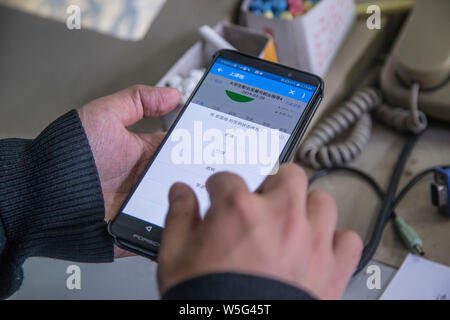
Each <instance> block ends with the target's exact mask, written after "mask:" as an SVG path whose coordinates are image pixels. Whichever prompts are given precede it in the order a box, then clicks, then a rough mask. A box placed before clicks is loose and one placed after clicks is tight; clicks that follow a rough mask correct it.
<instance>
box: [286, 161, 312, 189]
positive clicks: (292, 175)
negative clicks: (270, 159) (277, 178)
mask: <svg viewBox="0 0 450 320" xmlns="http://www.w3.org/2000/svg"><path fill="white" fill-rule="evenodd" d="M280 172H281V173H282V174H283V175H284V177H285V178H286V180H287V181H289V182H290V183H292V184H293V185H295V187H296V188H298V187H299V186H304V188H305V189H306V188H307V186H308V177H307V176H306V172H305V170H303V168H302V167H300V166H299V165H296V164H295V163H287V164H284V165H283V167H282V169H280Z"/></svg>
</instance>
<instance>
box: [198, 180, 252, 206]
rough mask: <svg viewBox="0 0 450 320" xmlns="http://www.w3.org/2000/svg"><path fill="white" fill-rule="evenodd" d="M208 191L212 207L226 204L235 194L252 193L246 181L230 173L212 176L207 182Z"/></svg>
mask: <svg viewBox="0 0 450 320" xmlns="http://www.w3.org/2000/svg"><path fill="white" fill-rule="evenodd" d="M206 189H207V190H208V193H209V199H210V201H211V206H212V205H213V204H214V205H216V204H217V205H218V204H226V202H227V201H228V200H229V199H230V198H231V197H232V196H233V195H235V194H239V193H241V194H246V193H250V191H249V190H248V187H247V184H246V183H245V181H244V180H243V179H242V178H241V177H239V176H238V175H236V174H233V173H230V172H219V173H216V174H214V175H212V176H211V177H210V178H209V179H208V180H207V181H206Z"/></svg>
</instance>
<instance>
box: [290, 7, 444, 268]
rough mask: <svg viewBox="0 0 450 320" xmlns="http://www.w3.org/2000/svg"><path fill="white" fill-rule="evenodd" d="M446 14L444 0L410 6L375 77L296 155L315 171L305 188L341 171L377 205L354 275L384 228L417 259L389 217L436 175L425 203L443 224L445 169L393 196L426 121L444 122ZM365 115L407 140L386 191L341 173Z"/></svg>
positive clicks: (356, 150)
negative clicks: (416, 187) (392, 230)
mask: <svg viewBox="0 0 450 320" xmlns="http://www.w3.org/2000/svg"><path fill="white" fill-rule="evenodd" d="M449 13H450V1H448V0H433V1H429V0H417V1H416V5H415V7H414V9H413V11H412V12H411V13H410V15H409V17H408V19H407V21H406V22H405V24H404V27H403V29H402V30H401V32H400V33H399V35H398V37H397V41H396V43H395V44H394V46H393V49H392V50H391V53H390V55H389V56H388V58H387V59H386V61H385V63H384V65H383V67H382V68H381V70H380V69H379V68H375V69H374V71H373V72H371V73H369V75H368V76H367V77H366V79H364V80H363V81H362V83H365V84H367V83H369V86H366V87H363V88H362V89H359V90H357V91H356V92H355V93H354V94H353V95H352V96H351V97H350V99H349V100H348V101H346V102H344V103H343V104H342V106H341V107H339V108H338V109H337V110H335V111H334V112H333V113H331V114H330V115H329V116H327V117H325V118H324V119H322V120H321V121H320V122H319V123H318V124H317V125H316V126H315V127H314V128H313V130H312V131H311V132H310V134H309V135H308V136H307V137H306V139H305V140H304V141H303V143H302V145H301V148H300V149H299V151H298V158H299V160H300V162H302V163H303V164H306V165H309V166H311V167H313V168H315V169H321V170H319V171H317V172H316V173H315V174H314V175H313V176H312V177H310V179H309V183H310V184H312V183H313V182H314V181H316V180H317V179H319V178H321V177H324V176H326V175H328V174H330V173H334V172H345V173H348V174H352V175H353V176H356V177H357V178H360V179H362V180H364V181H365V182H367V183H368V184H369V185H370V186H371V187H372V189H373V190H374V191H375V193H376V195H377V196H378V198H379V199H380V200H381V203H382V205H381V209H380V211H379V213H378V215H377V218H376V221H375V226H374V229H373V232H372V234H371V236H370V238H369V241H368V243H367V244H366V245H365V247H364V250H363V253H362V256H361V260H360V262H359V265H358V267H357V269H356V272H355V273H358V272H359V271H361V270H362V269H363V268H364V267H365V266H366V264H367V263H368V262H369V261H370V259H371V258H372V257H373V255H374V253H375V251H376V249H377V247H378V244H379V243H380V241H381V237H382V234H383V230H384V228H385V226H386V225H387V223H388V222H389V221H393V224H394V227H395V230H396V231H397V233H398V234H399V236H400V237H401V239H402V240H403V243H404V244H405V246H406V247H407V248H408V249H409V250H411V251H413V252H415V253H418V254H420V255H423V254H424V251H423V243H422V240H421V239H420V237H419V235H418V234H417V233H416V232H415V231H414V229H413V228H412V227H411V226H409V225H408V224H407V223H406V222H405V220H403V219H402V218H401V217H399V216H397V215H396V213H395V208H396V207H397V205H398V204H399V202H400V201H401V200H402V199H403V198H404V196H405V195H406V194H407V193H408V192H409V190H410V189H411V188H412V187H413V186H414V185H415V184H416V183H417V182H418V181H420V180H421V179H422V178H423V177H425V176H427V175H428V174H432V173H434V175H435V183H434V184H432V185H431V202H432V203H433V205H435V206H436V207H437V208H438V210H439V212H440V213H441V214H442V215H444V216H446V217H448V218H450V205H449V203H450V165H441V166H435V167H431V168H427V169H425V170H423V171H421V172H420V173H419V174H417V175H416V176H415V177H413V178H412V179H411V180H410V181H409V182H408V183H407V184H406V185H405V186H404V187H403V188H402V189H401V190H400V191H399V192H397V189H398V186H399V182H400V178H401V176H402V172H403V170H404V168H405V165H406V162H407V160H408V157H409V155H410V154H411V151H412V150H413V148H414V146H415V144H416V142H417V141H418V139H419V138H420V136H421V133H422V132H423V131H425V129H426V128H427V126H428V123H427V117H429V118H435V119H438V120H443V121H447V122H450V80H449V79H450V41H449V34H450V19H448V16H449ZM373 79H378V81H373ZM376 82H378V85H376ZM372 115H373V116H374V117H375V118H377V119H378V120H380V121H381V122H383V123H384V124H386V125H387V126H390V127H392V128H394V129H395V130H397V131H402V132H406V133H407V135H406V136H407V141H406V143H405V145H404V147H403V149H402V150H401V153H400V156H399V158H398V160H397V163H396V164H395V166H394V169H393V172H392V174H391V177H390V180H389V184H388V186H387V188H386V190H384V189H383V188H382V187H381V186H380V185H379V184H378V183H377V182H376V181H375V179H374V178H372V177H371V176H370V175H368V174H367V173H365V172H363V171H361V170H359V169H357V168H352V167H348V166H346V165H347V164H348V163H349V162H351V161H353V160H354V159H355V158H356V157H357V156H358V155H359V154H360V153H361V152H362V150H363V149H364V147H365V146H366V144H367V143H368V142H369V139H370V135H371V127H372ZM344 133H346V134H344Z"/></svg>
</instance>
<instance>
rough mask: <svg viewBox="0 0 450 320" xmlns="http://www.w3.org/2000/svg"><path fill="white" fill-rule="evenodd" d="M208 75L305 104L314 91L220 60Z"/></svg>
mask: <svg viewBox="0 0 450 320" xmlns="http://www.w3.org/2000/svg"><path fill="white" fill-rule="evenodd" d="M210 73H212V74H215V75H218V76H221V77H224V78H227V79H230V80H234V81H236V82H240V83H244V84H247V85H249V86H252V87H256V88H260V89H263V90H266V91H269V92H273V93H276V94H279V95H282V96H285V97H288V98H291V99H296V100H299V101H302V102H305V103H308V102H309V100H311V97H312V95H313V93H314V90H315V89H316V88H315V87H314V86H311V85H308V84H305V83H302V82H298V81H295V80H291V79H287V78H284V77H281V76H278V75H276V74H273V73H269V72H264V71H261V70H258V69H255V68H250V67H247V66H244V65H241V64H239V63H235V62H233V61H229V60H225V59H222V58H219V59H217V61H216V63H214V65H213V66H212V68H211V71H210Z"/></svg>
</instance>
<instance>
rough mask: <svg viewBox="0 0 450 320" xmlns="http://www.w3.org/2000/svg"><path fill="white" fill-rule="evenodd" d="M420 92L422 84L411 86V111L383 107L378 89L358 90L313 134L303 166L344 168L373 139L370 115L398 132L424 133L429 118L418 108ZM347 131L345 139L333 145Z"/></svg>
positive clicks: (304, 149) (301, 151) (303, 154)
mask: <svg viewBox="0 0 450 320" xmlns="http://www.w3.org/2000/svg"><path fill="white" fill-rule="evenodd" d="M419 90H420V85H419V83H414V84H413V85H412V86H411V96H410V108H409V110H405V109H402V108H392V107H390V106H388V105H386V104H383V97H382V95H381V92H380V91H379V90H378V89H376V88H375V87H366V88H363V89H361V90H358V91H357V92H356V93H354V94H353V95H352V96H351V98H350V99H349V100H348V101H346V102H344V103H343V105H342V106H341V107H340V108H338V109H337V110H336V111H334V112H333V113H332V114H330V115H329V116H327V117H326V118H325V119H323V121H321V122H320V123H319V124H318V125H317V126H316V127H315V128H314V129H313V130H312V131H311V133H310V134H309V135H308V137H306V139H305V140H304V142H303V144H302V146H301V148H300V149H299V151H298V153H297V156H298V157H299V158H300V161H301V162H302V163H304V164H306V165H309V166H311V167H313V168H315V169H321V168H332V167H335V166H342V165H344V164H346V163H348V162H351V161H353V160H354V159H355V158H356V157H358V156H359V155H360V153H361V152H362V150H363V149H364V147H365V146H366V145H367V143H368V142H369V140H370V136H371V130H372V118H371V112H373V113H374V116H375V117H376V118H377V119H378V120H380V121H381V122H382V123H384V124H385V125H387V126H389V127H391V128H393V129H395V130H397V131H401V132H408V133H412V134H417V133H419V132H422V131H423V130H424V129H425V128H426V127H427V118H426V116H425V114H424V113H423V112H422V111H420V110H419V108H418V97H419ZM346 132H347V137H346V139H344V140H342V141H337V142H333V141H334V140H338V139H337V138H339V137H340V136H342V135H343V134H344V133H346Z"/></svg>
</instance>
